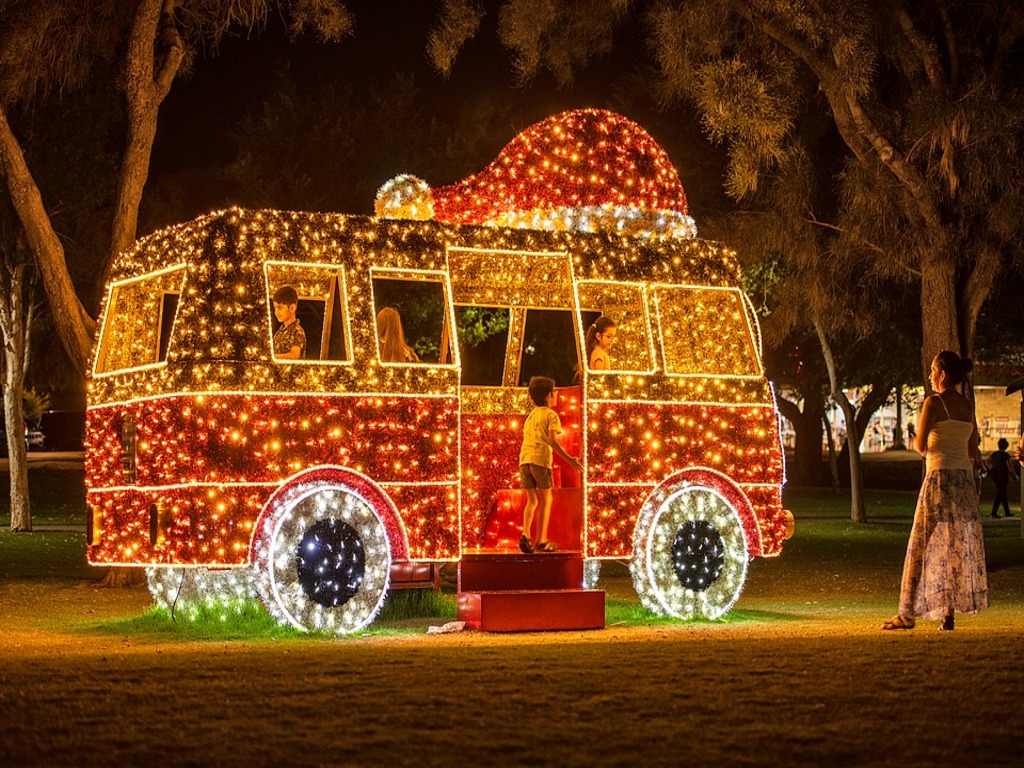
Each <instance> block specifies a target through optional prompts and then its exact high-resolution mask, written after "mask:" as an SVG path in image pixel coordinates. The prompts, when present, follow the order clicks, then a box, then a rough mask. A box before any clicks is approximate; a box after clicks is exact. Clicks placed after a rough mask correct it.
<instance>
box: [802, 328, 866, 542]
mask: <svg viewBox="0 0 1024 768" xmlns="http://www.w3.org/2000/svg"><path fill="white" fill-rule="evenodd" d="M814 329H815V330H816V331H817V332H818V341H819V342H820V343H821V353H822V355H823V356H824V357H825V367H826V368H828V379H829V382H830V383H831V385H832V397H834V398H835V399H836V402H837V403H839V407H840V408H842V409H843V415H844V416H845V417H846V445H847V446H848V447H849V449H850V520H852V521H853V522H855V523H866V522H867V521H868V513H867V509H866V507H865V506H864V478H863V476H862V474H861V467H860V430H859V429H857V415H856V412H855V411H854V408H853V404H852V403H850V400H849V398H847V397H846V393H845V392H843V390H842V389H841V388H840V387H839V373H838V371H837V370H836V361H835V358H834V357H833V356H832V346H831V345H830V344H829V343H828V337H826V336H825V329H824V327H823V326H822V324H821V321H820V320H818V319H815V321H814Z"/></svg>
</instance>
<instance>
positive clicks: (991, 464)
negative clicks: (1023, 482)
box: [988, 437, 1017, 517]
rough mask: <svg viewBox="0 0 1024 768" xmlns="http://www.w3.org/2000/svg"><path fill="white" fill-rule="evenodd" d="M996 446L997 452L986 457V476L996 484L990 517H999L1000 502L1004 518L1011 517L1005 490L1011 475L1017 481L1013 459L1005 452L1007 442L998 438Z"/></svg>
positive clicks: (1008, 443) (1003, 438) (1011, 513)
mask: <svg viewBox="0 0 1024 768" xmlns="http://www.w3.org/2000/svg"><path fill="white" fill-rule="evenodd" d="M998 446H999V450H997V451H993V452H992V454H991V455H990V456H989V457H988V474H989V477H991V478H992V482H993V483H995V484H996V499H995V501H993V502H992V517H999V504H1000V502H1002V505H1003V512H1005V513H1006V516H1007V517H1013V512H1011V511H1010V497H1009V495H1008V494H1007V489H1008V488H1009V485H1010V476H1011V475H1013V479H1014V480H1016V479H1017V471H1016V470H1015V469H1014V468H1013V458H1012V457H1011V456H1010V454H1009V453H1007V452H1006V449H1007V448H1009V447H1010V442H1009V440H1007V439H1006V438H1005V437H1000V438H999V443H998Z"/></svg>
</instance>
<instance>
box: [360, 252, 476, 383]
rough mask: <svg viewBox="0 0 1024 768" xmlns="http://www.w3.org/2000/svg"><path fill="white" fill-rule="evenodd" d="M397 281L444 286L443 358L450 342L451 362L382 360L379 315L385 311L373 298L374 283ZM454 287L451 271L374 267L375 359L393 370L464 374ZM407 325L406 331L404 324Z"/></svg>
mask: <svg viewBox="0 0 1024 768" xmlns="http://www.w3.org/2000/svg"><path fill="white" fill-rule="evenodd" d="M377 279H380V280H394V281H407V282H413V283H440V284H441V299H442V301H443V302H444V311H443V313H442V314H443V317H444V322H443V323H442V325H441V339H440V341H441V345H440V350H441V357H442V358H443V357H444V343H445V342H446V341H447V344H448V354H449V356H450V357H451V361H450V362H447V363H442V362H440V361H438V362H436V363H431V362H423V361H422V360H421V361H420V362H418V363H414V362H385V361H384V360H381V359H380V337H379V335H378V334H377V328H376V325H377V313H378V312H379V311H380V310H381V309H383V307H380V308H378V307H377V300H376V299H375V298H374V295H373V284H374V280H377ZM452 296H453V294H452V285H451V276H450V275H449V274H448V271H447V270H443V269H416V268H414V267H378V266H371V267H370V307H371V310H372V312H371V316H370V322H371V323H373V338H374V346H375V348H376V356H375V358H374V360H375V362H376V363H377V365H381V366H384V367H390V368H441V369H444V370H460V369H461V368H462V358H461V356H460V354H459V343H458V338H457V337H456V336H455V305H454V303H453V301H452ZM402 322H403V330H404V329H405V327H404V322H405V321H404V320H403V321H402Z"/></svg>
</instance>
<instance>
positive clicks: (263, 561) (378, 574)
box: [253, 479, 391, 634]
mask: <svg viewBox="0 0 1024 768" xmlns="http://www.w3.org/2000/svg"><path fill="white" fill-rule="evenodd" d="M253 565H254V569H255V573H256V585H257V588H258V591H259V595H260V599H261V600H262V601H263V603H264V605H266V607H267V610H269V611H270V613H271V614H272V615H273V616H274V617H275V618H276V619H277V620H278V621H280V622H281V623H288V624H291V625H292V626H295V627H297V628H299V629H301V630H303V631H321V632H335V633H339V634H340V633H347V632H355V631H358V630H360V629H362V628H363V627H365V626H366V625H368V624H369V623H370V622H371V621H373V618H374V617H375V616H376V615H377V612H378V611H379V610H380V608H381V605H383V603H384V597H385V595H386V594H387V591H388V583H389V578H390V573H391V549H390V546H389V545H388V537H387V532H386V530H385V527H384V524H383V523H382V522H381V519H380V518H379V517H378V515H377V513H376V512H375V511H374V509H373V507H372V506H371V505H370V504H369V503H368V502H367V501H366V500H365V499H364V498H363V497H362V496H360V495H359V494H358V493H356V492H355V491H353V490H352V489H351V488H349V487H347V486H345V485H344V484H341V483H338V482H336V481H331V480H325V479H311V480H306V481H303V482H299V483H296V484H294V485H292V486H290V487H288V488H287V489H285V490H284V491H283V492H282V493H279V494H278V495H276V496H275V497H274V498H273V499H272V500H271V501H270V503H269V507H268V509H267V510H266V512H265V513H264V515H263V518H262V520H261V523H260V528H259V531H258V534H257V540H256V544H255V551H254V555H253Z"/></svg>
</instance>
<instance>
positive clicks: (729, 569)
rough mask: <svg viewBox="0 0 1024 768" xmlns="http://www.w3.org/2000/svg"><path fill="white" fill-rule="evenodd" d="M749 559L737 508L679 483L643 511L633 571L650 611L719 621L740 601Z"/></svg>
mask: <svg viewBox="0 0 1024 768" xmlns="http://www.w3.org/2000/svg"><path fill="white" fill-rule="evenodd" d="M747 560H748V557H747V542H746V537H745V535H744V531H743V523H742V522H741V521H740V517H739V513H738V512H737V511H736V508H735V506H734V505H733V504H732V503H731V502H729V501H728V500H727V499H726V498H725V497H724V496H723V495H722V494H721V493H719V492H718V491H717V490H715V489H713V488H710V487H707V486H703V485H695V484H694V485H691V484H688V483H681V484H677V485H674V486H672V487H670V488H669V489H667V491H666V492H658V493H655V494H654V495H652V497H651V498H650V499H649V500H648V502H647V503H646V504H645V505H644V508H643V509H642V510H641V512H640V515H639V518H638V520H637V526H636V532H635V533H634V536H633V560H632V562H631V563H630V571H631V572H632V575H633V585H634V587H635V588H636V591H637V594H638V595H639V596H640V602H641V603H643V605H644V607H645V608H647V609H648V610H649V611H652V612H654V613H658V614H661V615H663V616H676V617H678V618H681V619H691V618H695V617H697V616H704V617H706V618H709V619H716V618H718V617H720V616H722V615H724V614H726V613H728V611H729V609H730V608H732V606H733V604H734V603H735V602H736V600H737V599H738V598H739V596H740V592H741V591H742V589H743V582H744V580H745V579H746V575H747Z"/></svg>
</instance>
